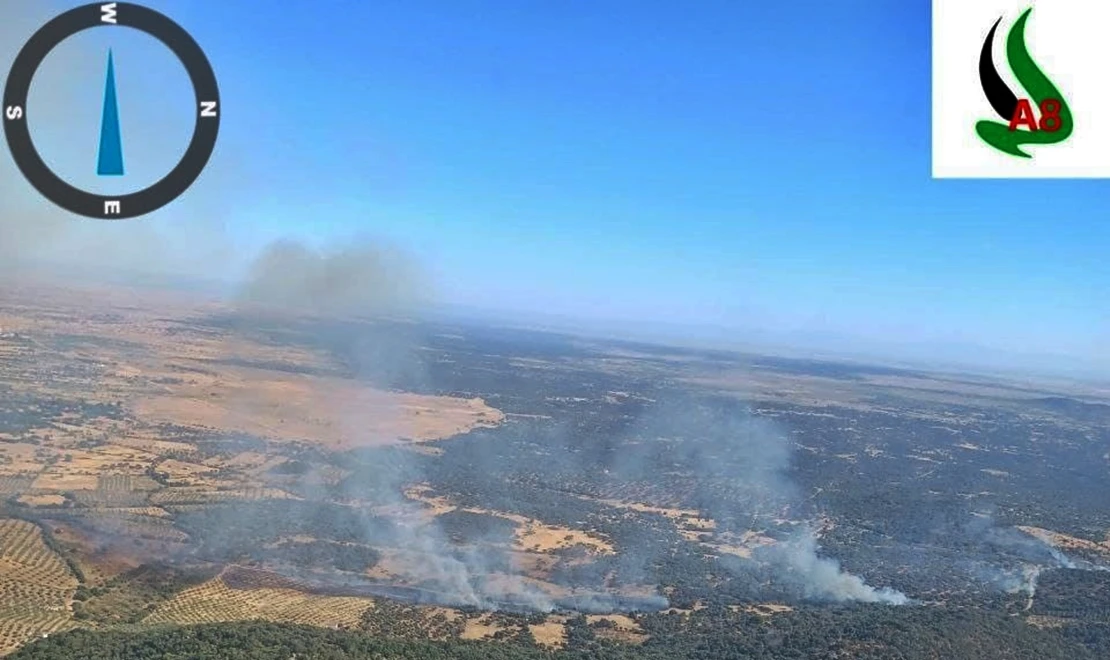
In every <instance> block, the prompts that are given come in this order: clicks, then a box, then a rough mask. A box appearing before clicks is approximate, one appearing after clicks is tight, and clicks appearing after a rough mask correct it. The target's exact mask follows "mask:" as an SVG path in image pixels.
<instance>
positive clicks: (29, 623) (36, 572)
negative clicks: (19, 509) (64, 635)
mask: <svg viewBox="0 0 1110 660" xmlns="http://www.w3.org/2000/svg"><path fill="white" fill-rule="evenodd" d="M76 588H77V578H76V577H75V576H74V575H73V573H72V571H71V570H70V569H69V567H68V566H67V565H66V563H65V561H63V560H62V558H61V557H59V556H58V554H57V553H55V552H54V551H53V550H51V549H50V548H49V547H47V545H46V543H45V542H44V541H43V538H42V531H41V530H40V529H39V528H38V527H37V526H35V525H33V524H31V523H29V522H25V521H22V520H11V519H0V654H4V653H8V652H11V651H13V650H15V649H16V648H18V647H19V646H20V645H22V644H23V643H25V642H27V641H28V640H30V639H33V638H35V637H38V636H41V635H43V634H49V633H52V632H55V631H57V630H63V629H65V628H68V627H71V626H73V625H74V623H73V620H72V617H71V611H70V605H71V603H72V599H73V592H74V590H75V589H76Z"/></svg>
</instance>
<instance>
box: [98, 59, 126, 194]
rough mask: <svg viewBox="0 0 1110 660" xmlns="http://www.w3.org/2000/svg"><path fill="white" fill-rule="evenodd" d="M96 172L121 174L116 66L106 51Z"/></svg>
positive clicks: (121, 152) (113, 174)
mask: <svg viewBox="0 0 1110 660" xmlns="http://www.w3.org/2000/svg"><path fill="white" fill-rule="evenodd" d="M96 173H97V174H99V175H100V176H123V137H122V136H121V135H120V125H119V102H118V100H117V98H116V67H115V62H114V60H113V58H112V51H111V50H109V51H108V74H107V76H106V81H105V83H104V110H103V113H102V114H101V120H100V155H99V157H98V158H97V164H96Z"/></svg>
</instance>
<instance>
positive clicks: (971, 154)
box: [933, 0, 1110, 178]
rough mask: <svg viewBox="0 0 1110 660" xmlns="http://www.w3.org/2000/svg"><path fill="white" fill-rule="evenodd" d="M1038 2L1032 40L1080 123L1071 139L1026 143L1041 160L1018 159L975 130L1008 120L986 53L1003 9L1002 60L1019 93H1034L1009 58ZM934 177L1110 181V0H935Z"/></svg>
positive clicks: (997, 54) (997, 48) (997, 52)
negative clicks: (1000, 110) (988, 90)
mask: <svg viewBox="0 0 1110 660" xmlns="http://www.w3.org/2000/svg"><path fill="white" fill-rule="evenodd" d="M1030 6H1032V7H1033V11H1032V12H1031V13H1030V15H1029V19H1028V22H1027V23H1026V26H1025V44H1026V46H1027V47H1028V49H1029V53H1030V55H1032V57H1033V61H1035V62H1036V63H1037V65H1038V66H1039V67H1040V69H1041V70H1042V71H1043V72H1044V73H1045V75H1047V76H1048V78H1049V80H1051V81H1052V82H1053V84H1055V85H1056V87H1057V88H1058V89H1059V90H1060V92H1061V94H1062V95H1063V96H1064V100H1065V101H1066V102H1067V103H1068V107H1069V108H1070V109H1071V112H1072V117H1073V119H1074V123H1075V128H1074V130H1073V131H1072V134H1071V136H1070V137H1069V138H1068V139H1067V140H1065V141H1064V142H1060V143H1057V144H1050V145H1036V144H1030V145H1023V146H1022V147H1021V149H1022V151H1024V152H1025V153H1028V154H1030V155H1032V156H1033V157H1032V158H1018V157H1015V156H1011V155H1009V154H1006V153H1003V152H1001V151H998V150H997V149H995V148H994V147H992V146H990V145H988V144H987V143H986V142H984V141H983V140H982V139H981V138H980V137H979V136H978V135H977V134H976V132H975V123H976V122H978V121H980V120H984V119H986V120H991V121H1002V120H1001V119H1000V118H999V117H998V114H997V113H995V111H994V109H993V108H992V107H991V105H990V102H989V101H987V97H986V96H985V95H984V93H983V87H982V85H981V84H980V82H979V53H980V51H981V50H982V47H983V41H984V40H985V39H986V38H987V33H988V32H989V31H990V28H991V26H992V25H994V22H995V21H996V20H998V17H999V16H1001V17H1002V22H1001V23H1000V24H999V26H998V30H997V31H996V33H995V37H994V51H993V52H994V65H995V68H996V69H997V70H998V72H999V74H1001V76H1002V79H1003V80H1005V81H1006V84H1007V85H1008V86H1009V87H1010V89H1011V90H1012V91H1013V92H1014V93H1015V94H1016V95H1017V97H1018V98H1019V99H1022V98H1028V93H1027V92H1026V91H1025V90H1024V89H1023V88H1022V87H1021V86H1020V85H1019V84H1018V83H1017V80H1016V79H1015V78H1014V75H1013V72H1012V70H1011V69H1010V64H1009V62H1008V61H1007V59H1006V38H1007V36H1008V35H1009V33H1010V28H1011V26H1013V24H1014V21H1016V20H1017V19H1018V17H1019V16H1021V13H1022V12H1023V11H1025V10H1026V9H1027V8H1028V7H1030ZM1030 104H1031V105H1032V106H1034V109H1033V113H1034V115H1035V116H1036V117H1037V118H1038V119H1039V118H1040V109H1039V108H1036V107H1035V106H1036V103H1035V102H1034V101H1033V100H1032V99H1030ZM1005 123H1008V120H1007V122H1005ZM1019 130H1024V129H1019ZM933 176H934V177H936V178H1018V177H1028V178H1110V0H1035V1H1034V0H933Z"/></svg>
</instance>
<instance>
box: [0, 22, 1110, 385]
mask: <svg viewBox="0 0 1110 660" xmlns="http://www.w3.org/2000/svg"><path fill="white" fill-rule="evenodd" d="M327 4H328V3H316V4H314V5H313V7H314V8H315V11H306V12H297V11H288V12H272V11H267V10H266V9H265V7H266V6H265V5H261V4H255V3H252V2H242V3H237V4H236V5H234V6H230V5H229V6H222V7H220V8H219V9H218V10H214V9H213V8H209V7H205V8H199V7H198V6H196V5H191V4H190V3H187V2H183V1H182V0H154V1H152V2H151V3H150V5H151V6H152V7H154V8H156V9H159V10H163V11H165V12H167V13H168V14H169V15H171V16H173V17H174V18H175V19H176V20H178V21H179V22H180V23H182V25H184V26H185V27H186V28H187V29H189V30H190V31H191V32H192V33H193V35H194V36H195V37H196V38H197V39H198V41H199V42H200V43H201V44H202V46H203V47H204V48H205V50H206V51H207V53H208V55H209V58H210V59H211V61H212V63H213V66H214V67H215V70H216V72H217V76H218V78H219V81H220V85H221V90H222V94H223V95H224V100H223V104H224V107H225V110H226V112H225V113H224V118H223V124H222V129H221V137H220V142H219V144H218V146H217V150H216V154H215V156H214V158H213V160H212V162H211V164H210V166H209V168H208V169H207V170H206V171H205V172H204V174H203V175H202V176H201V178H200V180H199V181H198V182H197V183H196V185H195V186H194V187H193V188H192V189H191V190H190V191H188V193H187V194H186V195H185V196H183V197H182V198H181V199H180V200H179V201H178V202H176V203H174V204H172V205H171V206H170V207H167V208H166V209H164V210H163V211H160V212H158V213H156V214H155V215H153V216H150V217H147V218H143V219H139V220H136V221H128V222H123V223H101V222H95V221H88V220H81V219H76V218H72V217H70V216H67V215H66V214H64V213H61V212H60V211H58V210H57V209H54V208H53V207H51V206H50V205H49V204H48V203H47V202H45V201H44V200H42V199H40V198H39V197H38V196H37V195H36V194H35V193H34V191H32V190H31V189H30V187H29V186H28V185H27V184H26V182H25V181H24V180H23V179H22V177H21V176H19V174H18V172H16V171H15V168H14V166H13V165H12V163H11V161H10V159H3V161H4V162H3V164H2V165H0V181H3V186H4V188H3V193H4V195H3V201H2V202H0V204H2V206H0V258H3V259H5V260H11V259H13V258H20V259H26V258H42V259H48V260H50V261H53V262H61V263H77V264H85V265H87V266H92V267H102V266H105V265H110V266H112V267H119V268H122V269H128V268H133V269H135V270H139V271H145V272H157V273H166V274H181V275H192V276H206V277H212V278H215V279H235V278H239V277H242V276H244V273H246V272H247V270H248V269H249V267H250V264H251V263H252V262H253V261H254V259H255V258H256V257H257V256H258V255H259V254H260V253H262V251H263V250H264V249H265V248H266V246H268V245H271V244H273V242H274V241H277V240H282V239H288V240H292V241H295V242H299V243H301V244H303V245H304V246H306V247H307V248H308V249H315V247H316V246H325V247H326V246H344V245H352V244H364V245H369V246H378V247H374V248H373V249H377V250H388V251H396V252H398V253H403V254H404V258H405V259H406V260H408V262H410V263H411V264H412V265H413V268H416V269H419V270H420V271H421V273H422V274H423V275H422V277H423V278H424V279H426V280H427V282H428V286H429V287H430V288H429V290H428V291H427V294H428V295H429V296H431V297H434V299H435V301H436V302H437V304H440V305H444V306H448V307H457V308H475V309H485V310H489V312H490V314H491V315H494V314H497V315H503V314H508V315H510V316H519V317H522V318H524V319H525V320H528V319H529V318H531V319H532V321H535V320H536V319H538V318H544V319H547V321H546V322H551V321H552V319H566V323H567V324H568V325H571V326H573V327H595V328H600V329H601V330H602V331H605V332H625V333H631V334H633V335H642V334H645V333H646V334H648V335H651V336H657V335H661V336H666V337H669V338H671V339H672V340H674V339H680V340H685V341H694V342H706V341H712V342H715V343H725V344H728V343H738V344H744V343H752V342H755V343H759V344H761V345H763V344H778V343H784V344H788V345H794V346H798V347H801V348H803V349H805V350H823V351H839V352H847V353H851V354H867V355H871V354H874V355H876V356H877V357H882V358H883V359H890V357H891V356H895V357H896V356H898V355H902V356H903V357H907V358H912V359H914V360H919V361H920V360H924V361H930V360H932V361H936V362H938V363H948V362H953V361H955V362H963V361H971V362H986V363H988V364H989V365H991V366H995V367H997V366H1007V365H1008V362H1009V361H1011V360H1012V361H1014V362H1015V365H1012V366H1019V367H1022V366H1024V367H1035V368H1037V369H1043V368H1055V370H1057V371H1059V370H1065V371H1071V372H1074V373H1079V372H1081V371H1082V372H1085V373H1095V374H1099V373H1108V374H1110V352H1108V351H1110V341H1107V339H1108V338H1110V332H1108V329H1110V318H1108V317H1107V312H1106V310H1107V309H1108V308H1110V307H1108V305H1107V304H1106V303H1107V302H1110V301H1108V299H1107V291H1108V286H1107V284H1108V283H1110V272H1108V271H1107V268H1108V267H1107V265H1106V263H1107V262H1106V260H1105V258H1104V254H1105V247H1106V246H1107V245H1110V234H1108V232H1110V222H1108V220H1110V217H1108V214H1110V211H1107V210H1106V207H1105V205H1104V204H1103V203H1102V202H1103V200H1104V198H1105V192H1106V188H1105V186H1106V184H1105V182H1101V181H976V182H966V181H965V182H960V181H955V182H953V181H932V180H930V178H929V149H928V141H929V137H928V128H929V126H928V125H929V122H928V113H929V104H928V98H929V81H928V74H929V66H928V52H929V47H928V32H929V30H928V26H929V18H930V16H929V7H928V3H926V2H914V3H908V4H894V3H890V4H883V3H880V4H879V5H875V4H874V3H868V4H866V5H864V4H862V3H859V4H857V5H855V9H857V10H858V11H845V10H844V7H840V6H838V7H832V6H828V7H824V6H822V7H815V8H813V10H812V12H811V13H812V16H810V17H809V18H807V19H806V20H799V19H798V18H797V16H796V15H795V13H794V12H793V11H792V10H790V9H789V8H786V7H781V8H775V7H770V6H763V7H758V8H745V9H743V10H741V9H740V8H738V7H735V6H733V5H731V4H728V3H724V2H716V3H710V4H708V5H706V6H704V7H703V8H702V10H701V11H700V12H698V13H697V14H690V13H688V12H682V11H680V10H672V9H668V8H666V7H665V6H655V5H642V4H639V3H637V4H631V3H625V2H623V1H619V2H615V3H611V4H607V5H605V11H598V10H597V9H596V8H594V9H590V8H588V6H586V5H570V6H565V7H564V6H560V7H559V8H558V13H559V16H560V20H559V21H552V20H551V18H552V16H551V12H554V11H556V9H555V8H554V5H536V6H533V7H529V8H516V9H509V8H492V7H489V6H485V5H480V4H475V3H470V2H462V3H452V4H450V5H444V6H442V7H439V8H437V9H435V10H432V9H430V8H428V7H423V8H420V7H415V6H412V5H409V4H407V3H400V2H384V3H374V4H373V5H360V6H346V5H345V6H344V8H343V10H342V11H326V10H325V9H326V7H327ZM62 6H64V5H63V3H59V2H54V1H52V2H44V3H41V4H36V5H35V6H31V5H30V4H23V5H21V6H20V7H19V8H17V9H16V10H13V12H12V14H11V16H10V17H9V18H10V20H8V21H6V22H5V25H4V26H3V27H2V28H0V36H3V37H4V39H3V45H0V55H3V58H4V59H5V60H7V61H10V60H11V58H12V57H13V56H14V53H15V50H16V49H17V48H18V46H19V44H21V43H23V41H24V40H25V39H26V38H27V36H29V34H30V33H31V32H33V30H34V29H35V28H36V27H38V26H39V25H41V24H42V23H43V22H44V21H45V20H47V19H48V18H49V17H50V16H51V15H52V14H53V13H54V12H55V11H56V10H57V9H59V8H61V7H62ZM336 6H337V7H338V6H339V5H336ZM865 8H866V11H864V9H865ZM849 9H851V7H849ZM616 16H621V17H622V19H621V20H620V21H616V20H615V17H616ZM246 23H249V24H251V25H253V26H254V29H252V30H251V34H245V33H244V32H243V31H242V30H240V29H237V28H235V27H229V26H237V25H240V24H246ZM662 25H665V26H666V30H660V29H659V26H662ZM818 25H826V26H828V27H827V28H821V29H817V28H816V26H818ZM121 30H122V28H121ZM96 32H97V34H96V35H93V34H82V35H78V36H77V37H74V39H73V40H72V43H68V42H67V44H65V45H64V48H63V47H60V48H59V49H58V51H57V52H55V53H52V54H51V55H50V56H49V57H48V59H47V61H46V62H45V63H44V65H43V69H42V70H41V71H40V74H39V75H40V76H41V80H40V79H38V78H36V83H35V86H34V87H33V90H32V98H31V99H30V100H29V105H30V104H31V103H35V104H37V105H34V106H33V107H32V109H34V108H41V110H40V111H39V112H38V113H37V114H35V115H34V117H35V118H36V120H35V121H34V122H32V128H33V134H34V136H35V139H36V145H37V146H39V147H40V149H41V150H42V151H43V152H44V154H45V156H46V157H47V158H48V160H50V162H51V163H52V164H54V165H55V166H56V167H58V168H59V171H64V172H66V173H67V175H69V174H70V173H72V176H73V177H75V178H76V179H77V180H79V181H86V180H93V179H95V178H96V177H94V176H93V174H92V168H91V164H92V162H93V158H92V154H93V153H94V151H93V147H95V145H93V146H92V147H90V148H89V149H87V150H85V151H89V152H90V153H89V154H86V156H88V157H87V158H85V157H81V158H78V156H80V154H82V153H84V151H82V150H78V151H77V152H74V151H73V148H72V145H77V146H80V145H83V144H85V143H86V142H89V143H90V144H92V140H94V138H95V132H94V131H92V130H86V129H88V126H86V125H85V123H92V124H95V122H93V121H92V120H91V119H90V121H89V122H85V123H82V122H77V121H74V120H73V119H72V109H73V108H79V107H90V108H92V109H93V110H92V111H91V112H89V113H87V114H88V115H89V117H91V118H92V119H95V120H97V121H98V117H97V116H96V115H97V112H96V109H97V108H98V107H99V103H100V97H101V94H102V86H103V67H104V65H105V58H106V54H107V48H108V47H109V46H110V47H112V48H113V49H114V52H115V54H116V76H117V81H118V85H119V88H120V92H119V93H120V98H121V101H120V102H121V113H123V115H124V116H126V117H127V118H128V120H127V122H126V123H127V126H128V127H129V128H128V129H127V132H126V134H125V135H124V141H125V145H124V149H125V153H126V154H128V158H129V159H130V160H129V163H131V165H133V167H132V169H133V170H137V171H138V172H139V174H137V175H136V176H139V178H143V179H144V180H145V178H149V176H151V173H152V172H154V173H155V174H156V173H157V172H160V171H162V170H161V169H160V168H161V167H162V165H164V164H165V162H172V160H173V158H175V157H176V153H178V151H179V150H180V149H183V147H184V140H185V139H186V137H187V133H186V131H185V130H184V129H187V128H188V122H187V121H186V122H185V123H184V124H183V123H182V122H181V121H179V119H180V117H179V116H178V115H179V113H180V108H177V106H176V105H175V101H174V99H180V98H186V97H187V96H188V92H189V90H188V84H187V81H186V80H184V78H183V76H182V75H179V74H180V72H178V71H176V70H175V67H178V66H179V65H176V63H174V62H173V60H172V57H169V56H167V54H166V53H165V52H164V48H162V47H161V46H160V45H159V44H157V43H154V42H153V41H152V40H150V39H149V38H146V37H145V36H143V35H138V36H135V35H134V34H133V33H129V34H127V35H124V36H120V35H121V33H117V32H115V31H114V29H109V30H105V31H103V34H101V31H96ZM325 35H326V36H325ZM309 43H311V44H312V48H311V49H310V50H305V49H304V48H302V46H303V45H304V44H309ZM832 52H835V53H837V58H839V59H838V61H839V62H840V66H839V68H830V67H829V66H828V62H829V59H828V57H827V54H828V53H832ZM135 61H142V62H143V66H142V67H135V66H130V65H129V62H135ZM755 62H759V63H760V64H759V66H755V65H753V63H755ZM805 72H810V73H809V74H805ZM870 90H882V93H881V94H871V92H870ZM859 98H866V99H868V103H870V104H872V106H873V107H868V108H864V109H863V110H861V111H860V112H863V113H864V114H863V115H861V116H864V117H865V118H866V126H867V130H846V129H841V128H838V127H839V126H844V125H847V124H850V123H851V121H852V117H854V116H855V115H854V114H853V113H855V112H856V111H855V110H852V111H849V109H848V107H849V106H850V105H851V103H852V102H853V99H859ZM764 110H767V111H768V112H769V115H768V116H767V118H766V119H765V120H763V119H760V118H761V117H763V115H762V114H760V113H762V112H764ZM749 113H755V115H754V116H752V115H750V114H749ZM39 121H42V122H44V123H43V124H41V125H47V124H46V123H45V122H50V124H49V125H51V126H52V127H53V128H54V129H56V130H51V131H44V130H41V129H38V130H35V129H34V127H35V126H39V125H40V124H39V123H38V122H39ZM761 121H766V122H769V123H768V124H767V125H768V126H770V127H771V128H770V129H768V128H765V127H763V124H761ZM131 165H129V167H131ZM90 185H91V184H90ZM359 237H369V238H359ZM560 322H561V323H562V322H563V321H560ZM676 335H677V337H676ZM732 335H736V336H735V337H734V336H732ZM884 356H885V357H884Z"/></svg>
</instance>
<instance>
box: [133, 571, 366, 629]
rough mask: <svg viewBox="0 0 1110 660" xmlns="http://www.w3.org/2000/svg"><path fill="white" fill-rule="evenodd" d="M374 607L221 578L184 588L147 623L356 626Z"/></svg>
mask: <svg viewBox="0 0 1110 660" xmlns="http://www.w3.org/2000/svg"><path fill="white" fill-rule="evenodd" d="M373 606H374V601H372V600H370V599H368V598H353V597H346V596H317V595H312V594H306V593H303V592H300V591H296V590H294V589H283V588H274V589H271V588H256V589H233V588H231V587H229V586H228V585H227V583H225V582H224V580H223V578H222V577H216V578H214V579H213V580H210V581H208V582H205V583H204V584H202V585H199V586H197V587H193V588H190V589H185V590H184V591H182V592H181V593H179V594H177V596H175V597H174V598H172V599H171V600H169V601H167V602H166V603H163V604H162V605H160V606H159V607H158V608H157V609H156V610H154V612H152V613H151V614H150V616H148V617H147V618H146V619H144V623H182V624H188V623H217V622H225V621H246V620H251V619H264V620H267V621H276V622H281V623H304V624H309V625H314V626H325V627H331V628H335V627H340V626H343V627H354V626H356V625H358V623H359V621H360V620H361V618H362V614H363V613H364V612H365V611H366V610H367V609H369V608H371V607H373Z"/></svg>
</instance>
